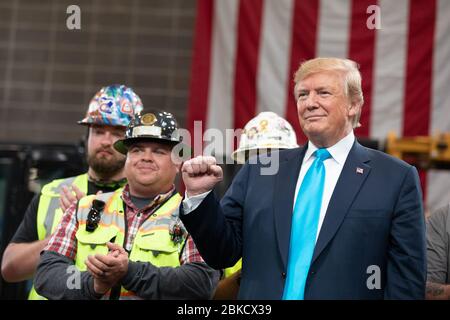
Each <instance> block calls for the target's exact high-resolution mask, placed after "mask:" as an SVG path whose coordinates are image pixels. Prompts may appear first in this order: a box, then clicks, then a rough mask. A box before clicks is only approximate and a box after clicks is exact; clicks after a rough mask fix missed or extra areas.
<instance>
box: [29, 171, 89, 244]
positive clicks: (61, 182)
mask: <svg viewBox="0 0 450 320" xmlns="http://www.w3.org/2000/svg"><path fill="white" fill-rule="evenodd" d="M71 185H75V186H77V187H78V189H80V190H81V192H83V193H87V189H88V175H87V174H86V173H85V174H82V175H79V176H76V177H70V178H66V179H58V180H54V181H52V182H50V183H48V184H46V185H45V186H44V187H43V188H42V190H41V196H40V198H39V207H38V212H37V229H38V239H39V240H44V239H45V238H46V237H47V236H48V235H50V234H51V233H52V232H53V231H55V229H56V226H57V225H58V223H59V221H60V220H61V217H62V214H63V212H62V210H61V208H60V206H59V198H60V192H61V191H62V187H64V186H67V187H69V186H71Z"/></svg>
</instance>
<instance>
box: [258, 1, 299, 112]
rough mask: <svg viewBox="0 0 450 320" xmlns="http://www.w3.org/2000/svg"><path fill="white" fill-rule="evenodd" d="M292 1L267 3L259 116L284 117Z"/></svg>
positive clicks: (260, 77)
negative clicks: (271, 112) (273, 114)
mask: <svg viewBox="0 0 450 320" xmlns="http://www.w3.org/2000/svg"><path fill="white" fill-rule="evenodd" d="M293 5H294V2H293V0H266V1H264V10H263V18H262V28H261V32H262V34H261V35H262V36H261V46H260V47H261V49H260V54H259V67H258V73H257V102H256V113H259V112H261V111H273V112H275V113H277V114H278V115H280V116H283V115H284V114H285V110H284V109H285V105H286V94H287V90H286V88H287V86H288V79H289V75H288V72H289V62H290V53H291V40H292V32H291V30H292V29H291V25H292V20H293V16H294V15H293Z"/></svg>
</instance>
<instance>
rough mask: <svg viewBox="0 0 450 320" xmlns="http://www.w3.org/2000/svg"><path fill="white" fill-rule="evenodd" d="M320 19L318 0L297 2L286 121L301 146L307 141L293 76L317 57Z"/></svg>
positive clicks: (300, 0) (294, 12)
mask: <svg viewBox="0 0 450 320" xmlns="http://www.w3.org/2000/svg"><path fill="white" fill-rule="evenodd" d="M318 19H319V2H318V0H310V1H304V0H295V3H294V11H293V20H292V41H291V62H290V67H289V74H288V77H289V78H288V84H289V85H288V88H287V90H288V94H287V96H286V97H287V101H286V119H287V121H289V123H290V124H291V125H292V127H293V128H294V130H295V132H296V133H297V140H298V143H299V144H303V143H305V142H306V141H307V138H306V136H305V135H304V134H303V132H302V130H301V128H300V124H299V122H298V114H297V104H296V102H295V99H294V94H293V92H294V81H293V76H294V73H295V71H297V69H298V67H299V65H300V63H301V62H303V61H305V60H308V59H312V58H314V57H315V55H316V41H317V40H316V36H317V21H318Z"/></svg>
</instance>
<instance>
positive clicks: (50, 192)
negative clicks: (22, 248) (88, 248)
mask: <svg viewBox="0 0 450 320" xmlns="http://www.w3.org/2000/svg"><path fill="white" fill-rule="evenodd" d="M72 185H75V186H77V187H78V189H80V190H81V191H82V192H83V193H87V189H88V175H87V173H84V174H81V175H79V176H75V177H70V178H65V179H57V180H53V181H52V182H50V183H48V184H46V185H45V186H43V187H42V189H41V195H40V198H39V207H38V211H37V224H36V225H37V232H38V239H39V240H44V239H45V238H46V237H47V236H49V235H51V234H52V233H53V232H54V231H55V230H56V227H57V226H58V224H59V222H60V221H61V218H62V215H63V211H62V210H61V208H60V206H59V197H60V192H61V191H62V187H63V186H67V187H70V186H72ZM28 299H29V300H46V299H45V298H44V297H42V296H40V295H39V294H38V293H37V292H36V290H35V289H34V286H33V287H32V288H31V291H30V293H29V295H28Z"/></svg>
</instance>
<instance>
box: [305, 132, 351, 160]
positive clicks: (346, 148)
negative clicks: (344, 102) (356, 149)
mask: <svg viewBox="0 0 450 320" xmlns="http://www.w3.org/2000/svg"><path fill="white" fill-rule="evenodd" d="M354 142H355V134H354V133H353V130H351V131H350V133H349V134H348V135H346V136H345V137H344V138H342V139H341V140H339V141H338V142H337V143H336V144H335V145H333V146H331V147H329V148H327V150H328V152H329V153H330V154H331V157H332V158H333V159H334V160H335V161H336V162H337V163H338V164H341V165H342V164H344V162H345V160H346V159H347V156H348V154H349V153H350V149H351V148H352V146H353V143H354ZM317 149H319V148H317V147H316V146H315V145H314V144H313V143H312V142H311V141H308V149H307V150H306V153H305V158H304V159H303V162H306V161H308V160H309V158H311V156H312V155H313V154H314V152H315V151H316V150H317Z"/></svg>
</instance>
